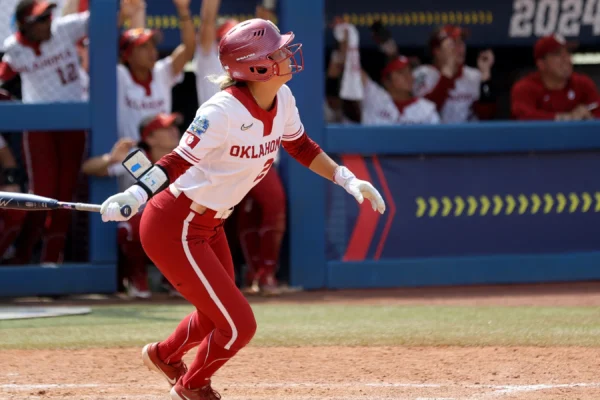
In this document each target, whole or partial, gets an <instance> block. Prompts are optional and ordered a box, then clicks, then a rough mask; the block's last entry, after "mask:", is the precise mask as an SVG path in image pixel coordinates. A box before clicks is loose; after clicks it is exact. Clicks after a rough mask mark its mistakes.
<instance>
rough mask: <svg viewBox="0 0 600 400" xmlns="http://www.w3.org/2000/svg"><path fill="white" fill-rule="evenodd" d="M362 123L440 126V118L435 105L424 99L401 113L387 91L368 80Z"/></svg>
mask: <svg viewBox="0 0 600 400" xmlns="http://www.w3.org/2000/svg"><path fill="white" fill-rule="evenodd" d="M361 122H362V123H363V124H364V125H395V124H439V123H440V116H439V115H438V113H437V110H436V108H435V104H433V102H431V101H429V100H427V99H423V98H418V99H415V102H413V103H411V104H409V105H408V106H406V107H404V109H402V111H400V110H399V109H398V107H397V106H396V104H394V100H393V99H392V96H390V94H389V93H388V92H387V90H385V89H384V88H382V87H381V86H379V85H378V84H376V83H375V82H373V80H372V79H370V78H368V79H367V80H366V82H365V97H364V100H363V103H362V121H361Z"/></svg>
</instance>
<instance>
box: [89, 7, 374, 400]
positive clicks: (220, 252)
mask: <svg viewBox="0 0 600 400" xmlns="http://www.w3.org/2000/svg"><path fill="white" fill-rule="evenodd" d="M293 40H294V34H293V33H291V32H290V33H287V34H284V35H282V34H280V32H279V29H278V28H277V27H276V26H275V25H274V24H273V23H272V22H269V21H265V20H263V19H259V18H256V19H251V20H248V21H245V22H242V23H240V24H238V25H236V26H235V27H234V28H233V29H232V30H230V31H229V32H228V33H227V34H226V35H225V36H224V37H223V39H222V40H221V43H220V45H219V59H220V60H221V63H222V65H223V68H224V70H225V71H227V74H226V75H224V76H222V78H221V79H220V85H221V89H222V90H221V91H220V92H219V93H217V94H216V95H215V96H213V97H212V98H211V99H210V100H209V101H207V102H205V103H204V104H202V106H201V107H200V108H199V110H198V112H197V114H196V118H195V119H194V121H193V122H192V124H191V125H190V126H189V128H188V129H187V131H186V133H185V134H184V136H183V137H182V139H181V141H180V143H179V146H178V147H177V148H176V149H175V151H174V152H172V153H170V154H169V155H167V156H165V157H163V158H161V159H160V160H159V161H158V162H157V163H156V164H155V165H154V166H152V167H150V168H149V169H148V170H147V171H146V172H145V173H144V174H143V175H142V176H140V177H139V180H138V182H137V184H135V185H133V186H131V187H130V188H129V189H127V190H125V192H122V193H119V194H116V195H114V196H111V197H109V198H108V199H107V200H106V201H104V203H103V204H102V210H101V212H102V219H103V221H123V220H127V219H128V218H130V217H124V216H122V215H121V213H120V211H119V210H120V207H122V206H125V205H128V206H130V207H131V209H132V211H133V214H135V213H136V212H137V211H138V209H139V208H140V206H142V205H143V204H145V203H146V202H148V200H149V199H151V200H150V201H149V202H148V204H147V205H146V208H145V209H144V212H143V215H142V222H141V225H140V235H141V239H142V245H143V246H144V250H145V251H146V253H147V254H148V256H149V257H150V258H151V259H152V261H154V263H155V265H156V266H157V267H158V268H159V269H160V270H161V272H162V273H163V274H164V275H165V276H166V277H167V279H169V281H170V282H171V283H172V284H173V286H175V287H176V288H177V289H178V290H179V292H180V293H181V294H182V295H183V296H184V297H185V298H186V299H187V300H188V301H189V302H190V303H192V304H193V305H194V306H195V307H196V311H194V312H193V313H191V314H190V315H188V316H187V317H186V318H184V319H183V321H181V322H180V324H179V326H178V327H177V328H176V329H175V331H174V332H173V333H172V334H171V336H169V337H168V338H167V339H165V340H164V341H162V342H159V343H151V344H148V345H146V346H145V347H144V349H143V351H142V355H143V360H144V363H145V364H146V365H147V366H148V367H149V368H151V369H153V370H155V371H157V372H159V373H160V374H161V375H163V376H164V377H165V378H166V379H167V380H168V382H169V383H170V384H171V385H173V387H172V389H171V398H172V399H174V400H207V399H208V400H215V399H220V395H219V394H218V393H217V392H216V391H215V390H214V389H212V387H211V377H212V376H213V374H214V373H215V372H216V371H217V370H218V369H219V368H221V367H222V366H223V365H224V364H225V363H226V362H227V361H228V360H229V359H230V358H231V357H233V356H234V355H235V354H236V353H237V352H238V351H239V350H240V349H242V348H243V347H244V346H245V345H246V344H248V342H250V340H251V339H252V337H253V336H254V333H255V331H256V320H255V318H254V315H253V313H252V308H251V307H250V305H249V304H248V301H247V300H246V298H245V297H244V296H243V294H242V293H241V292H240V290H239V289H238V288H237V287H236V285H235V280H234V270H233V262H232V260H231V253H230V251H229V247H228V244H227V239H226V237H225V234H224V232H223V221H224V219H226V218H227V217H228V216H229V215H230V214H231V211H232V208H233V207H234V206H235V205H236V204H238V203H239V202H240V201H241V200H242V199H243V198H244V196H245V195H246V194H247V193H248V192H249V191H250V190H251V189H252V188H253V187H254V186H255V185H256V184H257V183H258V182H260V181H261V180H262V179H263V178H264V177H265V175H266V174H267V173H268V171H269V170H270V168H271V165H272V164H273V161H274V159H275V155H276V154H277V152H278V149H279V147H280V146H283V147H284V148H285V149H286V150H287V151H288V153H290V154H291V155H292V156H293V157H294V158H295V159H296V160H297V161H298V162H300V163H301V164H303V165H305V166H306V167H308V168H310V169H311V170H312V171H313V172H315V173H316V174H318V175H321V176H323V177H325V178H326V179H330V180H332V181H333V182H335V183H336V184H338V185H340V186H342V187H343V188H344V189H345V190H346V191H347V192H348V193H350V194H351V195H352V196H354V197H355V198H356V200H357V201H358V202H359V203H362V202H363V201H364V198H365V197H366V198H367V199H369V201H370V202H371V206H372V207H373V210H377V211H379V212H380V213H383V212H384V211H385V203H384V201H383V199H382V197H381V195H380V194H379V192H378V191H377V190H376V189H375V188H374V187H373V185H371V184H370V183H369V182H366V181H362V180H359V179H357V178H356V177H355V176H354V174H352V172H350V171H349V170H348V168H346V167H343V166H339V165H337V164H336V163H335V162H334V161H333V160H332V159H331V158H329V156H327V154H325V153H324V152H323V151H322V150H321V149H320V147H319V146H318V145H317V144H316V143H314V142H313V141H312V140H311V139H310V138H309V137H308V135H307V134H306V133H305V132H304V127H303V125H302V123H301V121H300V116H299V114H298V109H297V108H296V101H295V99H294V96H293V95H292V92H291V91H290V89H289V87H288V86H286V85H285V83H286V82H287V81H289V80H290V79H291V75H292V74H294V73H297V72H300V71H302V69H303V67H304V63H303V58H302V52H301V49H300V47H301V44H299V43H298V44H293V43H292V42H293ZM297 58H298V59H299V60H297ZM138 154H139V153H136V154H135V156H136V157H137V156H138ZM126 162H127V161H126ZM132 162H134V164H130V165H131V170H132V171H134V170H136V168H137V164H135V163H137V162H139V163H143V162H145V161H143V160H142V159H141V158H135V159H133V161H132ZM307 190H310V189H309V188H307ZM196 346H199V349H198V352H197V355H196V358H195V359H194V361H193V363H192V364H191V365H190V367H189V369H188V368H187V367H186V366H185V364H184V363H183V361H182V357H183V355H184V354H185V353H186V352H188V351H189V350H191V349H192V348H194V347H196Z"/></svg>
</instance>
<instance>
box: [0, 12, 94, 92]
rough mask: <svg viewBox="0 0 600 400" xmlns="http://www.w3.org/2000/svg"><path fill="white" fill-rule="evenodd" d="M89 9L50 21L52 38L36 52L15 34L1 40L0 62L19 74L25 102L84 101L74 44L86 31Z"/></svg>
mask: <svg viewBox="0 0 600 400" xmlns="http://www.w3.org/2000/svg"><path fill="white" fill-rule="evenodd" d="M89 15H90V14H89V12H83V13H78V14H70V15H67V16H64V17H61V18H57V19H56V20H54V21H53V22H52V28H51V29H52V37H51V38H50V40H48V41H45V42H42V43H41V44H40V45H39V51H38V49H36V48H35V47H34V46H32V45H31V44H28V43H27V42H26V40H23V39H22V38H21V37H20V36H18V35H17V34H14V35H11V36H9V37H8V38H7V39H6V40H5V41H4V49H5V54H4V56H3V58H2V61H4V62H6V63H7V64H8V65H9V66H10V68H11V69H12V70H13V71H15V72H17V73H19V74H20V75H21V81H22V93H23V102H24V103H45V102H73V101H83V100H84V89H83V85H82V82H81V79H80V75H79V60H78V57H77V50H76V43H77V41H78V40H79V39H81V38H82V37H84V36H85V35H86V33H87V27H88V21H89Z"/></svg>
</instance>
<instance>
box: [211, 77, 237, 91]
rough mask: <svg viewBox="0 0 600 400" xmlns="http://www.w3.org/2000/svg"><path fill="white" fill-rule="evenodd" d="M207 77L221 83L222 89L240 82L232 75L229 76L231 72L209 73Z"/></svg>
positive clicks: (213, 81) (218, 83)
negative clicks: (221, 73)
mask: <svg viewBox="0 0 600 400" xmlns="http://www.w3.org/2000/svg"><path fill="white" fill-rule="evenodd" d="M207 78H208V80H209V81H210V82H212V83H215V84H217V85H219V89H220V90H225V89H227V88H228V87H232V86H235V85H238V84H240V82H238V81H236V80H235V79H233V78H232V77H231V76H229V74H223V75H209V76H208V77H207Z"/></svg>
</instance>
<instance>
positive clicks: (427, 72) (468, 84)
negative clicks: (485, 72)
mask: <svg viewBox="0 0 600 400" xmlns="http://www.w3.org/2000/svg"><path fill="white" fill-rule="evenodd" d="M413 75H414V77H415V85H414V94H415V96H418V97H424V96H425V95H426V94H428V93H430V92H431V91H432V90H433V88H435V86H436V85H437V83H438V81H439V80H440V76H441V75H440V71H439V70H438V69H437V68H435V67H434V66H432V65H422V66H420V67H418V68H416V69H415V71H414V72H413ZM480 85H481V72H479V70H478V69H476V68H471V67H467V66H464V67H463V69H462V73H461V74H460V75H459V76H458V77H457V78H456V80H455V82H454V88H452V89H450V91H449V97H448V99H447V100H446V102H445V103H444V105H443V107H442V110H441V112H440V114H441V117H442V122H443V123H457V122H466V121H469V120H473V119H476V118H475V116H474V114H473V112H472V109H471V106H472V105H473V103H474V102H476V101H477V100H479V89H480Z"/></svg>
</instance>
